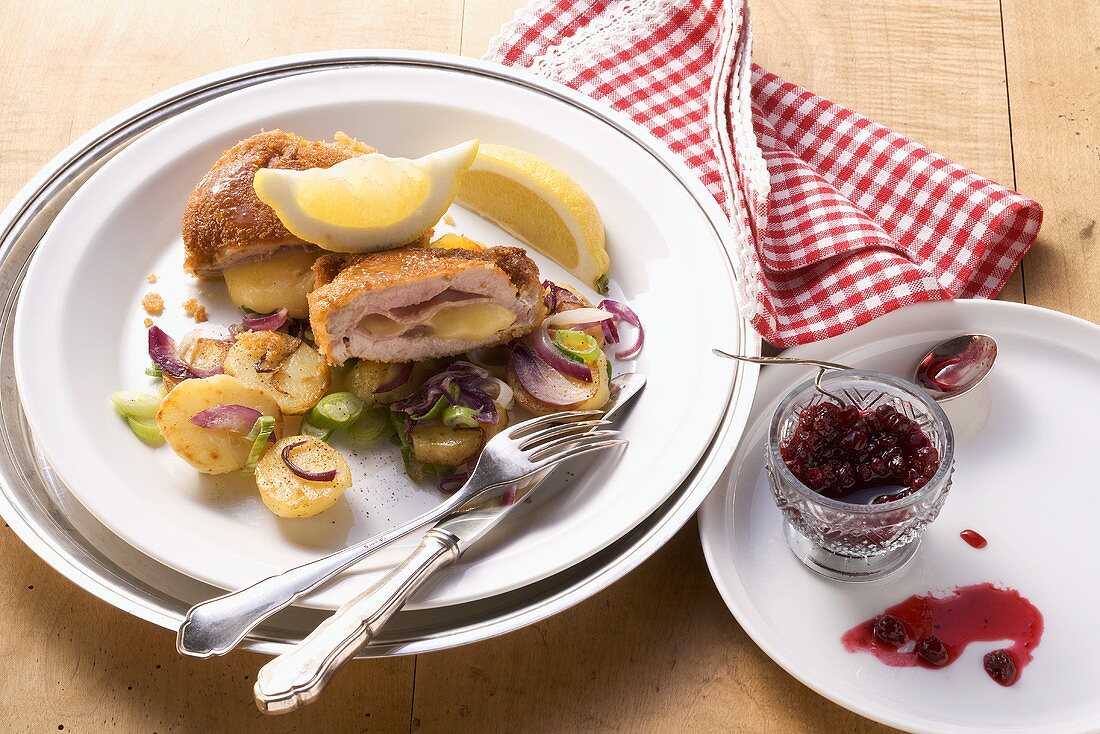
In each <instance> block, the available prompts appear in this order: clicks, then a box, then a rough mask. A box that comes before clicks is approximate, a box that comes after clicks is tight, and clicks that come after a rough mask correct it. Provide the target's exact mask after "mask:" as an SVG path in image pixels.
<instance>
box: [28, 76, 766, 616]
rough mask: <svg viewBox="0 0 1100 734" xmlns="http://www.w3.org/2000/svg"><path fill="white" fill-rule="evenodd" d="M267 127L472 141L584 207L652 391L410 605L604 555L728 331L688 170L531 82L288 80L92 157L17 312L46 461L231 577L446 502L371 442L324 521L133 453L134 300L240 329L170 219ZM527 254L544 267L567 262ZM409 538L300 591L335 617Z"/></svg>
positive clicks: (713, 398) (475, 594) (688, 451)
mask: <svg viewBox="0 0 1100 734" xmlns="http://www.w3.org/2000/svg"><path fill="white" fill-rule="evenodd" d="M275 127H281V128H284V129H287V130H293V131H294V132H297V133H299V134H301V135H304V136H306V137H315V138H322V137H328V136H331V135H332V133H333V132H335V131H336V130H344V131H345V132H348V133H350V134H352V135H355V136H357V137H359V138H361V139H363V140H366V141H369V142H371V143H372V144H374V145H376V146H377V147H379V148H380V149H381V150H383V151H384V152H386V153H389V154H392V155H404V156H415V155H420V154H423V153H425V152H428V151H430V150H434V149H438V148H442V147H444V146H446V145H450V144H453V143H455V142H458V141H461V140H464V139H467V138H470V137H478V138H480V139H482V140H485V141H492V142H500V143H504V144H510V145H515V146H517V147H522V148H524V149H526V150H529V151H531V152H533V153H535V154H537V155H541V156H543V157H545V158H547V159H548V160H550V161H552V162H553V163H554V164H556V165H558V166H560V167H561V168H563V169H564V170H565V171H567V172H568V173H569V174H570V175H572V176H573V177H575V178H576V179H577V180H578V181H579V182H580V183H581V184H582V185H583V186H584V187H585V188H586V189H587V190H588V191H589V192H590V193H591V194H592V196H593V198H594V199H595V200H596V202H597V205H598V206H599V207H600V210H601V214H602V216H603V219H604V222H605V225H606V227H607V235H608V242H609V249H610V251H611V256H612V260H613V268H612V273H611V275H612V279H613V293H616V294H618V295H620V296H622V297H623V298H624V299H625V300H626V301H628V302H629V303H630V304H631V305H632V306H633V307H634V308H635V310H637V311H638V313H639V314H640V315H641V317H642V318H643V320H644V321H645V324H646V328H647V339H648V340H647V348H646V350H645V351H644V352H643V354H642V355H641V357H640V359H639V360H637V363H636V364H635V365H633V368H635V369H637V370H638V371H641V372H644V373H645V374H646V375H647V376H648V377H649V386H648V387H647V389H646V392H645V394H644V397H643V399H641V400H640V401H639V402H638V405H637V406H636V408H635V410H634V411H633V413H632V414H631V416H630V420H629V421H628V423H627V425H626V429H625V433H626V435H627V437H628V438H629V439H630V441H631V445H630V447H629V448H628V449H627V451H626V452H625V453H624V454H622V455H620V456H618V457H608V458H607V459H606V460H605V461H603V462H602V463H600V464H599V465H598V466H593V465H591V464H586V465H583V466H582V465H581V464H578V465H577V466H576V467H574V468H571V470H572V474H573V475H574V476H572V477H570V476H569V475H568V474H566V472H559V474H560V475H561V477H560V478H559V480H558V481H557V482H555V484H558V485H560V486H559V487H558V488H555V487H554V486H547V487H545V488H544V490H543V491H542V492H540V495H539V497H537V498H536V500H535V501H534V502H533V503H532V504H530V505H525V506H524V507H522V508H519V510H518V511H517V512H516V513H515V517H513V518H511V519H510V521H509V522H508V523H507V527H503V528H501V529H500V530H499V531H498V532H496V533H494V535H493V537H491V538H490V539H488V540H487V542H486V543H485V544H484V545H483V546H480V547H479V548H477V549H475V550H474V551H472V552H471V555H470V556H469V557H468V558H467V559H466V561H465V562H464V563H463V564H461V565H460V566H459V567H456V568H454V569H452V570H451V571H450V573H449V574H447V575H446V576H445V577H444V578H443V579H442V580H441V581H440V583H439V584H438V585H436V586H435V587H434V588H433V589H431V590H430V591H429V592H428V593H427V595H426V596H423V597H421V598H419V599H417V600H414V602H413V604H412V605H411V606H413V607H430V606H440V605H446V604H455V603H460V602H465V601H469V600H473V599H478V598H484V597H486V596H489V595H493V594H498V593H501V592H504V591H507V590H511V589H515V588H518V587H521V586H523V585H525V584H527V583H530V582H532V581H535V580H538V579H542V578H545V577H547V576H549V575H551V574H553V573H555V572H558V571H561V570H563V569H565V568H568V567H570V566H571V565H573V564H575V563H577V562H578V561H580V560H583V559H584V558H587V557H588V556H590V555H591V554H592V553H594V552H596V551H598V550H599V549H601V548H603V547H606V546H607V545H608V544H610V543H611V542H613V541H614V540H616V539H617V538H619V537H621V536H622V535H623V534H624V533H626V532H628V531H629V530H630V529H631V528H632V527H634V526H635V525H636V524H637V523H639V522H640V521H641V520H643V519H644V518H645V517H647V516H648V515H649V514H650V513H651V512H652V511H653V510H654V509H655V508H656V507H658V506H659V505H660V504H661V503H662V502H663V501H664V500H665V499H666V498H667V497H669V496H670V495H671V493H672V492H673V491H674V490H675V488H676V487H677V486H678V485H679V483H680V482H681V480H682V479H683V478H684V477H685V476H686V475H687V474H688V473H689V472H690V471H691V469H692V467H693V466H694V465H695V463H696V461H697V460H698V458H699V456H700V455H701V453H702V452H703V450H704V449H705V448H706V446H707V445H708V443H709V442H710V440H711V438H712V436H713V434H714V431H715V428H716V426H717V425H718V424H719V422H720V420H721V419H722V414H723V410H724V408H725V405H726V403H727V400H728V397H729V395H730V394H731V390H732V387H733V385H732V382H733V380H732V375H733V372H732V371H731V370H730V369H729V365H728V364H725V363H722V362H721V361H720V360H717V359H715V358H712V357H710V356H709V353H708V349H709V347H710V346H712V345H715V344H725V343H735V342H736V341H737V340H738V334H739V332H738V329H739V318H738V316H737V311H736V306H735V303H734V296H733V292H732V284H731V278H732V275H731V272H730V267H729V262H728V259H727V258H726V256H725V255H724V253H723V251H722V245H721V236H720V234H719V233H718V232H716V230H715V228H714V224H713V221H718V218H719V217H720V216H721V215H720V213H718V212H717V207H716V205H715V204H714V202H713V200H711V199H709V198H708V197H707V195H706V192H705V190H704V189H703V187H702V186H701V185H699V184H698V182H697V181H695V180H694V179H690V178H689V179H687V180H686V181H685V180H683V178H684V176H683V174H684V173H685V172H684V170H682V169H681V170H677V171H673V170H670V169H669V168H668V167H667V166H666V165H665V164H663V163H662V162H661V161H660V160H659V159H657V158H655V157H654V156H653V155H651V154H650V153H649V152H647V151H646V150H645V148H644V147H643V146H641V145H639V144H638V143H637V142H635V141H634V140H632V139H631V138H630V137H629V136H627V135H624V134H622V133H621V132H620V131H619V130H617V129H616V128H615V127H614V126H613V125H611V124H608V122H606V121H605V120H603V119H600V118H599V117H597V116H596V115H593V114H592V113H590V112H588V111H587V110H585V109H584V108H583V107H581V106H580V105H579V104H571V103H570V102H568V101H565V100H563V99H561V98H557V97H554V96H551V95H547V94H543V93H541V92H540V91H538V90H537V89H536V88H535V87H534V86H533V85H532V86H530V87H528V86H522V85H519V84H510V83H506V82H504V81H502V80H500V79H494V78H490V77H487V76H481V75H478V74H475V73H469V72H466V73H463V72H460V71H457V70H440V69H435V68H418V67H415V66H401V65H394V66H392V67H376V68H369V69H361V68H360V69H340V70H327V71H322V72H314V73H309V74H303V75H300V76H297V77H292V78H288V79H282V80H278V81H274V82H269V83H265V84H262V85H258V86H255V87H251V88H248V89H245V90H242V91H238V92H234V93H231V94H228V95H226V96H224V97H222V98H219V99H217V100H214V101H211V102H208V103H206V104H204V105H202V106H200V107H197V108H195V109H193V110H191V111H188V112H186V113H183V114H181V115H179V116H178V117H176V118H174V119H172V120H170V121H168V122H165V123H164V124H162V125H161V126H159V127H157V128H156V129H154V130H152V131H151V132H149V133H148V134H147V135H146V136H144V137H142V138H141V139H139V140H138V141H136V142H135V143H134V144H133V145H131V146H130V147H129V148H127V149H125V150H124V151H122V152H121V153H120V154H119V155H118V156H117V157H116V158H114V159H113V160H111V161H110V162H109V163H107V164H106V165H105V166H104V167H103V169H102V170H101V171H99V172H98V173H97V174H96V175H95V176H94V177H93V178H92V179H91V180H90V181H89V182H88V183H87V184H86V185H85V186H83V187H82V188H81V190H80V191H79V193H77V195H76V196H74V197H73V199H72V200H71V201H70V202H69V204H68V205H67V206H66V208H65V210H64V211H63V212H62V213H61V215H60V216H59V217H58V219H57V220H56V222H55V223H54V225H53V226H52V227H51V228H50V230H49V232H48V233H47V235H46V237H45V239H44V240H43V242H42V243H41V245H40V246H39V250H38V252H37V253H36V255H35V257H34V260H33V261H32V264H31V267H30V270H29V272H28V274H27V278H26V282H25V284H24V287H23V293H22V297H21V300H20V304H19V308H18V312H17V324H16V345H15V353H16V354H15V356H16V368H17V378H18V381H19V387H20V391H21V394H22V396H23V400H24V405H25V408H26V411H27V415H28V418H29V420H30V422H31V425H32V428H33V429H34V431H35V434H36V436H37V437H38V439H39V441H40V442H41V444H42V446H43V447H44V449H45V451H46V453H47V455H48V456H49V457H50V460H51V462H52V463H53V464H54V466H55V468H56V469H57V471H58V472H59V474H60V475H61V477H62V478H63V479H64V481H65V482H66V483H67V484H68V485H69V486H70V487H71V488H72V491H73V493H74V494H75V495H76V496H78V497H79V498H80V500H81V502H83V503H84V504H85V505H86V506H87V507H88V509H89V510H90V511H91V512H92V513H93V514H94V515H95V516H96V517H97V518H98V519H99V520H100V521H102V522H103V523H104V524H105V525H106V526H107V527H109V528H110V529H111V530H113V531H114V532H116V533H117V534H118V535H119V536H120V537H122V538H124V539H125V540H126V541H127V542H129V543H131V544H133V545H134V546H135V547H136V548H138V549H139V550H141V551H142V552H144V553H147V554H148V555H150V556H152V557H153V558H156V559H157V560H159V561H161V562H163V563H165V564H167V565H169V566H171V567H173V568H176V569H178V570H180V571H182V572H184V573H186V574H188V575H191V576H193V577H195V578H197V579H200V580H202V581H205V582H208V583H211V584H214V585H216V586H220V587H222V588H237V587H240V586H242V585H245V584H248V583H250V582H252V581H254V580H256V579H258V578H261V577H263V576H266V575H269V574H270V573H272V572H274V571H276V570H279V569H281V568H284V567H286V566H289V565H294V564H298V563H302V562H304V561H307V560H309V559H311V558H314V557H316V556H317V555H320V554H321V553H324V552H327V551H330V550H334V549H336V548H339V547H342V546H343V545H345V544H347V543H350V542H354V541H357V540H361V539H363V538H366V537H369V536H370V535H373V534H375V533H376V532H378V531H380V530H383V529H385V528H389V527H392V526H393V525H394V524H397V523H399V522H401V521H403V520H405V519H407V518H410V517H412V516H414V515H416V514H419V513H420V512H422V511H423V510H425V509H427V508H428V507H429V506H431V505H432V504H434V503H436V502H438V501H439V495H438V494H437V493H436V492H435V491H434V489H432V488H430V487H427V486H424V487H420V486H415V485H413V484H411V483H410V482H408V480H407V479H406V478H405V477H404V475H403V474H402V473H401V472H400V470H399V468H398V467H397V465H396V462H395V461H394V452H393V451H391V450H386V449H383V450H381V451H377V452H359V453H358V455H357V456H355V457H353V461H352V463H353V464H354V465H355V467H356V482H355V487H354V488H353V489H352V490H351V491H350V492H349V493H348V494H347V500H346V501H345V502H342V503H340V504H339V505H337V506H336V507H335V508H333V509H332V510H330V511H328V512H325V513H323V514H322V515H320V516H318V517H317V518H313V519H309V520H280V519H278V518H276V517H274V516H273V515H271V514H270V513H269V512H268V511H267V510H266V509H265V508H264V507H263V505H262V504H261V503H260V501H259V499H258V498H257V497H256V495H255V491H254V489H250V488H249V487H248V486H247V482H244V481H241V480H239V479H227V478H221V479H219V478H210V477H203V476H201V475H199V474H197V473H196V472H194V471H193V470H191V469H190V468H189V467H188V466H186V465H185V464H184V463H183V462H182V461H181V460H179V459H178V458H177V457H175V456H174V455H173V454H172V453H171V451H169V450H168V449H166V448H162V449H160V450H156V451H153V450H148V449H146V448H145V447H143V446H142V445H141V444H140V443H138V442H137V441H136V440H135V439H134V437H133V436H132V435H131V434H130V433H129V431H128V430H127V429H126V427H125V426H124V425H123V424H122V422H121V421H120V420H119V419H118V418H117V416H115V415H114V414H113V412H112V410H111V408H110V406H109V404H108V402H107V397H108V396H109V394H110V393H111V392H112V391H114V390H116V389H119V388H126V387H128V388H147V386H148V381H147V380H146V379H145V378H144V375H143V372H142V370H143V368H144V366H145V365H146V363H147V356H146V355H145V345H144V344H145V335H144V327H143V326H142V323H141V322H142V319H143V317H144V314H143V313H142V312H141V310H140V308H139V306H138V301H139V300H140V298H141V295H142V294H143V293H145V292H146V291H149V290H153V291H156V292H158V293H160V294H162V295H163V296H164V298H165V301H166V304H167V311H166V315H165V317H164V318H161V319H158V323H160V325H161V326H162V327H163V328H165V329H166V330H167V331H168V332H169V333H170V334H173V335H175V336H176V337H177V338H178V337H180V336H182V335H183V333H184V332H186V331H187V330H188V329H190V328H193V326H194V325H193V324H190V323H188V321H187V319H186V318H185V317H184V315H183V313H182V311H181V310H180V304H181V303H182V302H183V301H184V300H186V299H187V298H189V297H191V296H197V297H198V298H199V300H200V301H202V302H203V303H204V304H206V305H207V306H208V308H209V310H210V319H211V323H229V322H231V321H233V320H237V318H238V315H237V313H236V312H235V310H234V309H232V308H231V306H230V304H229V303H228V301H227V299H226V298H225V296H224V292H223V291H224V289H223V287H222V286H221V285H220V284H217V283H214V284H209V283H207V284H201V285H200V284H196V283H195V282H193V281H192V280H191V279H190V278H188V277H186V276H184V275H183V273H182V270H181V269H180V261H181V251H180V248H181V243H180V236H179V222H180V216H181V213H182V211H183V207H184V203H185V202H186V199H187V195H188V193H189V192H190V190H191V188H192V187H193V186H194V184H195V183H196V182H197V181H198V179H199V178H200V177H201V176H202V174H203V173H204V172H205V171H206V170H207V169H208V168H209V166H210V165H211V164H212V162H213V161H214V160H215V159H216V158H217V157H218V155H219V154H220V153H221V152H222V151H223V150H224V149H225V148H227V147H229V146H231V145H232V144H233V143H235V142H236V141H237V140H239V139H241V138H243V137H246V136H248V135H250V134H252V133H254V132H255V131H257V130H259V129H261V128H267V129H271V128H275ZM454 215H455V219H456V220H457V225H456V228H457V229H458V230H459V231H463V232H466V233H468V234H470V235H471V236H473V237H475V238H477V239H483V240H487V241H489V242H491V243H514V240H512V239H511V238H509V237H507V236H506V235H504V234H503V233H502V232H500V231H498V230H496V229H495V228H493V227H491V226H490V225H488V224H486V223H484V222H482V221H481V220H479V219H478V218H477V217H475V216H473V215H471V214H469V213H467V212H464V211H461V210H456V211H455V212H454ZM441 229H448V227H446V226H443V227H441ZM723 234H724V233H723ZM536 259H538V258H536ZM539 264H540V266H541V267H542V268H543V274H544V276H547V277H557V276H561V275H562V274H561V272H560V271H559V270H558V269H557V268H556V267H553V266H551V265H550V264H548V263H547V262H546V261H544V260H541V259H539ZM153 272H155V273H157V274H158V276H159V281H158V282H157V284H156V285H155V286H150V285H149V284H148V283H146V282H145V276H146V275H147V274H149V273H153ZM716 315H718V316H722V317H721V318H715V316H716ZM700 355H702V356H700ZM749 379H751V373H750V376H749ZM548 500H549V501H548ZM414 542H415V540H413V541H409V542H406V543H404V544H399V545H396V546H395V547H393V548H390V549H387V550H386V551H383V552H382V553H380V554H378V556H376V557H374V558H372V559H371V560H370V561H368V562H367V563H365V564H364V565H363V566H362V567H360V568H357V569H356V571H355V572H354V573H353V574H349V575H348V576H347V577H345V578H344V579H343V580H341V581H340V582H337V583H335V584H332V585H330V586H329V587H326V588H325V589H322V590H321V591H319V592H318V593H316V594H314V595H313V596H311V597H310V598H309V599H308V600H306V604H307V605H308V606H316V607H320V608H334V607H335V606H337V605H339V604H340V603H342V601H343V600H345V599H346V598H347V597H348V596H349V595H350V594H352V593H354V592H355V591H356V590H358V589H361V588H362V586H363V584H364V582H365V581H367V580H369V579H370V578H374V577H377V576H378V575H379V574H381V573H382V572H384V571H385V570H386V569H387V568H389V567H390V566H392V564H393V563H394V562H395V561H396V560H398V559H399V558H401V557H402V556H403V555H404V553H406V552H407V550H408V548H409V546H410V544H411V543H414Z"/></svg>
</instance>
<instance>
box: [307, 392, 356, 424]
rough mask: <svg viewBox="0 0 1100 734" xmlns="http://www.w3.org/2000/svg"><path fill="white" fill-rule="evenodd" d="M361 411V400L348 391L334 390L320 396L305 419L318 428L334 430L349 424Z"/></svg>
mask: <svg viewBox="0 0 1100 734" xmlns="http://www.w3.org/2000/svg"><path fill="white" fill-rule="evenodd" d="M362 412H363V401H362V400H360V399H359V398H357V397H355V396H354V395H352V394H351V393H350V392H334V393H330V394H328V395H326V396H324V397H323V398H321V402H319V403H317V405H314V406H313V410H311V411H309V417H308V418H307V419H306V420H308V421H309V422H310V423H311V424H313V425H314V426H317V427H319V428H328V429H331V430H333V431H335V430H339V429H341V428H346V427H348V426H350V425H351V424H352V423H354V422H355V419H356V418H358V417H359V414H360V413H362Z"/></svg>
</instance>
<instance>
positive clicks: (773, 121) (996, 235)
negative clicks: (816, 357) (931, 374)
mask: <svg viewBox="0 0 1100 734" xmlns="http://www.w3.org/2000/svg"><path fill="white" fill-rule="evenodd" d="M731 2H732V3H733V4H732V5H731V6H727V4H726V3H724V2H722V0H589V1H588V2H584V1H583V0H534V1H533V2H532V3H531V4H530V5H529V6H528V7H527V8H525V9H523V10H521V11H520V12H519V14H518V15H517V16H516V18H515V20H513V21H512V22H511V23H509V24H508V25H506V26H505V27H504V29H503V30H502V32H501V34H500V35H499V36H498V37H497V38H496V39H494V41H493V43H492V44H490V49H489V52H488V53H487V54H486V58H487V59H491V60H496V61H499V62H500V63H503V64H506V65H509V66H519V67H526V68H528V69H530V70H531V71H532V72H534V73H535V74H538V75H540V76H543V77H546V78H549V79H553V80H555V81H558V82H561V83H563V84H565V85H567V86H569V87H572V88H573V89H576V90H578V91H580V92H583V93H584V94H586V95H588V96H590V97H592V98H593V99H596V100H599V101H601V102H603V103H604V104H606V105H609V106H610V107H612V108H613V109H615V110H618V111H619V112H621V113H624V114H626V115H627V116H629V117H630V118H632V119H633V120H634V121H635V122H637V123H638V124H640V125H641V126H643V127H644V128H646V129H647V130H649V131H650V132H651V133H653V134H654V135H655V136H656V137H658V138H659V139H661V140H662V141H664V143H665V144H666V145H667V146H668V147H669V148H670V149H671V150H672V151H673V152H674V153H676V154H677V155H679V156H680V157H681V158H682V159H683V161H684V162H685V163H686V164H687V165H688V166H689V167H690V168H691V169H692V170H694V171H695V173H696V174H697V175H698V176H699V178H700V179H701V180H702V182H703V184H704V185H705V186H706V187H707V189H708V190H709V191H710V193H711V194H712V195H713V196H714V198H715V199H716V200H717V201H718V202H719V203H720V204H721V205H722V207H723V208H724V209H725V211H726V213H727V214H728V215H729V217H730V222H731V224H732V225H733V229H734V233H735V237H734V240H735V242H734V245H733V247H732V248H731V253H730V254H731V256H732V257H733V260H734V263H735V267H736V270H737V273H738V288H737V289H738V297H739V301H740V306H741V308H742V309H743V311H744V312H745V314H746V315H747V316H748V317H749V319H750V320H751V322H752V324H753V326H754V327H755V328H756V329H757V331H759V332H760V334H761V335H762V336H764V337H765V338H766V339H767V340H768V341H770V342H772V343H773V344H775V345H777V346H791V345H794V344H801V343H805V342H810V341H816V340H818V339H824V338H826V337H830V336H835V335H837V334H840V333H843V332H845V331H848V330H850V329H853V328H855V327H857V326H859V325H861V324H864V323H866V322H868V321H870V320H871V319H874V318H876V317H878V316H881V315H883V314H885V313H888V312H890V311H893V310H894V309H897V308H900V307H902V306H906V305H909V304H912V303H917V302H920V301H930V300H943V299H949V298H992V297H994V296H996V295H997V293H998V292H999V291H1000V290H1001V288H1003V287H1004V284H1005V282H1006V281H1007V279H1008V277H1009V275H1010V274H1011V273H1012V271H1013V270H1014V269H1015V267H1016V266H1017V264H1019V262H1020V259H1021V258H1022V257H1023V256H1024V253H1025V252H1027V249H1028V247H1030V245H1031V243H1032V241H1034V239H1035V236H1036V234H1037V233H1038V231H1039V226H1040V224H1041V223H1042V215H1043V212H1042V208H1041V207H1040V206H1039V205H1038V204H1037V203H1036V202H1034V201H1031V200H1030V199H1027V198H1025V197H1023V196H1021V195H1019V194H1017V193H1015V192H1014V191H1011V190H1010V189H1007V188H1005V187H1004V186H1001V185H999V184H996V183H994V182H992V181H990V180H988V179H986V178H983V177H982V176H979V175H977V174H975V173H973V172H972V171H969V170H967V169H965V168H963V167H962V166H959V165H956V164H954V163H952V162H950V161H948V160H946V159H945V158H943V157H942V156H939V155H937V154H935V153H933V152H932V151H930V150H928V149H927V148H924V147H923V146H921V145H918V144H916V143H914V142H912V141H910V140H906V139H905V138H903V137H901V136H900V135H897V134H895V133H892V132H890V131H889V130H887V129H886V128H884V127H882V126H881V125H878V124H876V123H874V122H872V121H870V120H868V119H867V118H865V117H863V116H861V115H859V114H858V113H856V112H853V111H852V110H849V109H847V108H845V107H842V106H840V105H838V104H834V103H833V102H830V101H828V100H826V99H822V98H821V97H818V96H817V95H815V94H813V93H812V92H809V91H807V90H805V89H802V88H801V87H799V86H797V85H794V84H791V83H789V82H786V81H784V80H783V79H780V78H779V77H777V76H775V75H774V74H770V73H768V72H767V71H764V70H763V69H761V68H759V67H757V66H755V65H753V64H752V62H751V45H752V31H751V25H750V23H749V14H748V8H747V6H746V5H743V4H741V3H740V2H736V1H735V0H731Z"/></svg>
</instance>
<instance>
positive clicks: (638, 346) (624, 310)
mask: <svg viewBox="0 0 1100 734" xmlns="http://www.w3.org/2000/svg"><path fill="white" fill-rule="evenodd" d="M600 308H602V309H604V310H605V311H610V312H611V313H613V314H615V316H616V317H617V318H618V319H619V320H621V321H625V322H626V323H628V324H630V325H631V326H633V327H634V328H635V329H637V330H638V338H637V339H636V340H635V341H634V344H633V345H632V346H630V347H627V348H626V349H623V350H620V351H618V352H615V358H616V359H633V358H634V357H637V356H638V352H640V351H642V347H643V346H645V329H644V328H642V320H641V319H640V318H638V314H636V313H634V311H633V310H631V308H630V306H627V305H626V304H625V303H619V302H618V301H612V300H611V299H609V298H608V299H605V300H603V301H600ZM603 323H605V324H606V323H608V322H606V321H604V322H603ZM604 336H605V337H606V336H607V332H606V331H605V332H604ZM615 337H616V338H615V341H612V340H611V339H608V341H611V343H612V344H617V343H618V331H617V330H616V332H615Z"/></svg>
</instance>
